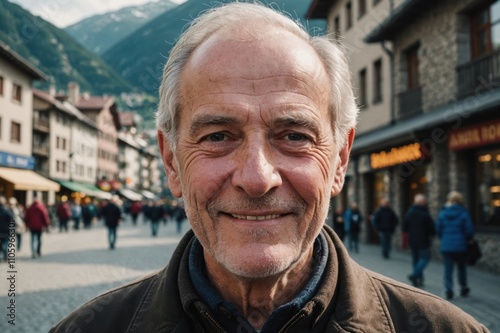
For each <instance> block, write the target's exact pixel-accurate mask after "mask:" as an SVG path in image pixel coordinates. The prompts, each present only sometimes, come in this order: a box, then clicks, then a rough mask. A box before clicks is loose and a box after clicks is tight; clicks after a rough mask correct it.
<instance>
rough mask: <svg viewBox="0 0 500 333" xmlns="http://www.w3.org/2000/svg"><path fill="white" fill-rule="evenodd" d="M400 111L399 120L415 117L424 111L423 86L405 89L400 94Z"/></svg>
mask: <svg viewBox="0 0 500 333" xmlns="http://www.w3.org/2000/svg"><path fill="white" fill-rule="evenodd" d="M398 101H399V112H398V114H397V120H403V119H407V118H411V117H414V116H416V115H419V114H421V113H422V88H420V87H418V88H416V89H412V90H407V91H403V92H402V93H399V94H398Z"/></svg>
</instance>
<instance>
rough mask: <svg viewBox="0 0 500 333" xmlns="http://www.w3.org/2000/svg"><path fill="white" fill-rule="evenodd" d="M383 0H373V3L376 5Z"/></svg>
mask: <svg viewBox="0 0 500 333" xmlns="http://www.w3.org/2000/svg"><path fill="white" fill-rule="evenodd" d="M380 1H381V0H373V5H374V6H376V5H378V3H379V2H380Z"/></svg>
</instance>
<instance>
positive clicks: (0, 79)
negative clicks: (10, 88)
mask: <svg viewBox="0 0 500 333" xmlns="http://www.w3.org/2000/svg"><path fill="white" fill-rule="evenodd" d="M0 96H3V76H0Z"/></svg>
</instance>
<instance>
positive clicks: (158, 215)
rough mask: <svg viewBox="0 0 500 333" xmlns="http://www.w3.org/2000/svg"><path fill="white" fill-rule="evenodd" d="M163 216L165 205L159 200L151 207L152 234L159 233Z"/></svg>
mask: <svg viewBox="0 0 500 333" xmlns="http://www.w3.org/2000/svg"><path fill="white" fill-rule="evenodd" d="M162 218H163V207H162V206H161V205H159V203H158V202H157V201H153V204H152V205H151V207H150V208H149V220H150V221H151V235H152V236H153V237H156V236H157V235H158V228H159V226H160V221H161V219H162Z"/></svg>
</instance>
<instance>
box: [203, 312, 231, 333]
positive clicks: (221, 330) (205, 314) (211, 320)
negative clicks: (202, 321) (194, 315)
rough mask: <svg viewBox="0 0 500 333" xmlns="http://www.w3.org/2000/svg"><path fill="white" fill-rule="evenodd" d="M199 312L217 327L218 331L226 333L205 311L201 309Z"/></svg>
mask: <svg viewBox="0 0 500 333" xmlns="http://www.w3.org/2000/svg"><path fill="white" fill-rule="evenodd" d="M201 314H202V315H204V316H205V317H206V318H207V319H208V320H209V321H210V322H211V323H212V324H213V325H214V326H215V327H217V328H218V329H219V331H220V332H222V333H227V332H226V331H225V330H224V329H223V328H222V326H220V324H219V323H218V322H217V321H216V320H215V319H214V318H212V316H211V315H210V314H209V313H208V312H207V311H201Z"/></svg>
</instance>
